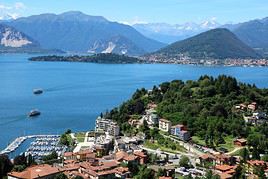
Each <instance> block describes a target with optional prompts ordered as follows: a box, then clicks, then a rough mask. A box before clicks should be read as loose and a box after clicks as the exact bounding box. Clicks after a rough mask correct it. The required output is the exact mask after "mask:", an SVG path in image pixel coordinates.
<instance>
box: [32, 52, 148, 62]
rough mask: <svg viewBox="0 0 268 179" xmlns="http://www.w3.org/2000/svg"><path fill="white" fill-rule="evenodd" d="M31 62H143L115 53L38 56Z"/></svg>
mask: <svg viewBox="0 0 268 179" xmlns="http://www.w3.org/2000/svg"><path fill="white" fill-rule="evenodd" d="M29 60H30V61H47V62H88V63H107V64H133V63H142V62H143V61H142V60H140V59H138V58H135V57H129V56H126V55H117V54H113V53H100V54H94V55H87V56H79V55H73V56H57V55H50V56H37V57H31V58H29Z"/></svg>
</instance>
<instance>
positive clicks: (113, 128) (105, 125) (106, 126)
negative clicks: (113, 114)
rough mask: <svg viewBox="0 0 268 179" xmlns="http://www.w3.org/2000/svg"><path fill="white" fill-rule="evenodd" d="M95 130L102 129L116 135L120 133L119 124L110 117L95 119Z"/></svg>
mask: <svg viewBox="0 0 268 179" xmlns="http://www.w3.org/2000/svg"><path fill="white" fill-rule="evenodd" d="M95 131H97V132H100V131H104V132H107V133H108V134H109V135H111V136H118V135H119V133H120V129H119V126H118V124H117V123H116V122H114V121H112V120H111V119H103V118H101V117H98V118H97V119H96V125H95Z"/></svg>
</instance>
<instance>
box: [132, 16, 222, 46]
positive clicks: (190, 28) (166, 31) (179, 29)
mask: <svg viewBox="0 0 268 179" xmlns="http://www.w3.org/2000/svg"><path fill="white" fill-rule="evenodd" d="M219 26H220V24H219V23H217V22H216V21H215V20H209V21H205V22H202V23H199V24H198V23H192V22H188V23H184V24H175V25H171V24H167V23H148V24H134V25H133V27H134V28H135V29H136V30H137V31H139V32H140V33H142V34H143V35H145V36H147V37H149V38H152V39H155V40H158V41H160V42H163V43H172V42H176V41H178V40H183V39H186V38H189V37H192V36H194V35H196V34H199V33H201V32H204V31H207V30H210V29H215V28H217V27H219Z"/></svg>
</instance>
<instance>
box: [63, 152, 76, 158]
mask: <svg viewBox="0 0 268 179" xmlns="http://www.w3.org/2000/svg"><path fill="white" fill-rule="evenodd" d="M63 158H64V160H76V159H77V158H76V155H75V154H74V153H73V152H65V153H64V154H63Z"/></svg>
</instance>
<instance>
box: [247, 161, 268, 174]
mask: <svg viewBox="0 0 268 179" xmlns="http://www.w3.org/2000/svg"><path fill="white" fill-rule="evenodd" d="M255 167H258V168H260V167H263V168H264V169H267V167H268V163H267V162H265V161H263V160H249V161H247V170H248V173H250V174H253V171H254V168H255Z"/></svg>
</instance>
